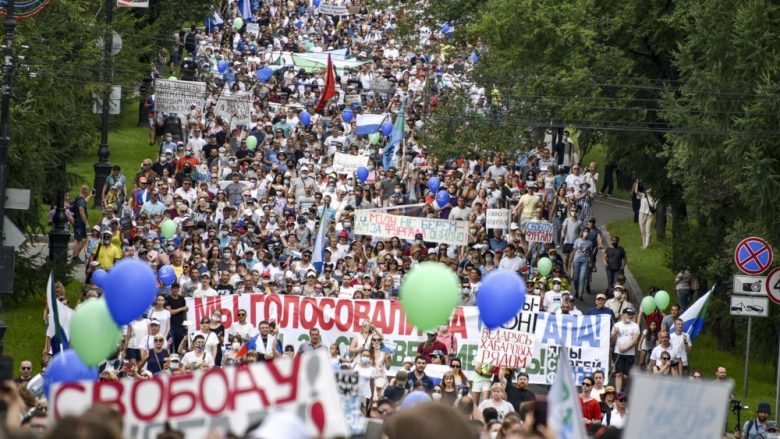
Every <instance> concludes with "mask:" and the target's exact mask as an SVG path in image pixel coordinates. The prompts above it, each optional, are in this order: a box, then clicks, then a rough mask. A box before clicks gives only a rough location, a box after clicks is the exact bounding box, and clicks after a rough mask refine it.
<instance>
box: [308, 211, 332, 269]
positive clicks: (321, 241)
mask: <svg viewBox="0 0 780 439" xmlns="http://www.w3.org/2000/svg"><path fill="white" fill-rule="evenodd" d="M329 227H330V215H328V208H327V207H326V206H322V215H321V216H320V228H319V229H317V238H316V239H315V240H314V250H312V252H311V263H312V265H314V268H315V269H317V273H322V261H323V259H324V253H325V235H327V234H328V228H329Z"/></svg>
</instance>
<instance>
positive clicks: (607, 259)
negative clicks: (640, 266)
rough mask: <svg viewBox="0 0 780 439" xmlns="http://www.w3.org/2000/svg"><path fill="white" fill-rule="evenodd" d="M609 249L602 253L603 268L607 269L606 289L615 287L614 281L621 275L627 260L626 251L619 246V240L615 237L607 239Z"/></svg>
mask: <svg viewBox="0 0 780 439" xmlns="http://www.w3.org/2000/svg"><path fill="white" fill-rule="evenodd" d="M609 243H610V247H609V248H608V249H606V250H605V251H604V266H605V267H607V270H606V271H607V287H608V288H609V287H612V286H613V285H615V279H616V278H617V276H618V275H620V274H623V272H624V270H625V268H626V264H627V263H628V258H627V256H626V250H625V249H624V248H623V247H621V246H620V238H619V237H618V236H617V235H614V236H611V237H610V238H609Z"/></svg>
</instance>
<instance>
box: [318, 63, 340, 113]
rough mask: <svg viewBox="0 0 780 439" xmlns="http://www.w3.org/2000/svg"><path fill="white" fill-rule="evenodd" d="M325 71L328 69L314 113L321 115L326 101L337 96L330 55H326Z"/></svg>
mask: <svg viewBox="0 0 780 439" xmlns="http://www.w3.org/2000/svg"><path fill="white" fill-rule="evenodd" d="M327 69H328V70H327V72H325V87H324V88H323V89H322V95H320V100H319V101H318V102H317V107H316V108H315V111H317V113H322V111H323V110H324V109H325V105H327V103H328V101H329V100H331V99H332V98H334V97H336V94H337V93H336V76H335V74H334V73H333V60H331V59H330V54H328V67H327Z"/></svg>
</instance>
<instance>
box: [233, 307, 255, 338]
mask: <svg viewBox="0 0 780 439" xmlns="http://www.w3.org/2000/svg"><path fill="white" fill-rule="evenodd" d="M259 333H260V331H258V330H257V328H255V327H254V326H253V325H252V324H251V323H248V322H247V321H246V310H245V309H239V310H238V322H236V323H233V324H232V325H230V329H229V330H228V340H229V341H230V342H231V343H232V342H234V341H238V342H239V343H246V342H247V341H249V339H250V338H252V337H254V336H256V335H257V334H259Z"/></svg>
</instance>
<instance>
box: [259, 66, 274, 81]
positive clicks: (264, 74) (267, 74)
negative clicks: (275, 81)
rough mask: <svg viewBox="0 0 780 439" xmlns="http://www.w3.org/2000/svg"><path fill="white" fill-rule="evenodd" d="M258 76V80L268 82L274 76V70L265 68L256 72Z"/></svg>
mask: <svg viewBox="0 0 780 439" xmlns="http://www.w3.org/2000/svg"><path fill="white" fill-rule="evenodd" d="M255 74H256V75H257V79H259V80H261V81H263V82H268V80H269V79H271V76H272V75H273V74H274V71H273V69H271V68H270V67H263V68H262V69H259V70H258V71H257V72H255Z"/></svg>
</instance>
